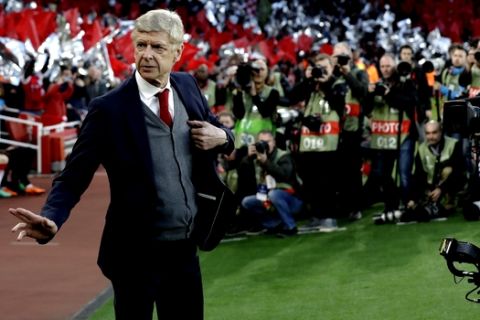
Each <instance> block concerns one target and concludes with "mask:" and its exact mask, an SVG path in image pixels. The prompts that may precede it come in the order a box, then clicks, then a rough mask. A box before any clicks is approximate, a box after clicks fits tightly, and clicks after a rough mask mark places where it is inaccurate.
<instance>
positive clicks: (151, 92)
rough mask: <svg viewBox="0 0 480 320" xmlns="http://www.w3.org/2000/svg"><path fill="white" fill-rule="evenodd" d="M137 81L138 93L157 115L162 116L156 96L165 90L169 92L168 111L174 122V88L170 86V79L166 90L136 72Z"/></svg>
mask: <svg viewBox="0 0 480 320" xmlns="http://www.w3.org/2000/svg"><path fill="white" fill-rule="evenodd" d="M135 80H136V81H137V85H138V91H139V93H140V99H141V100H142V102H143V103H145V105H146V106H147V107H148V108H149V109H150V110H152V112H153V113H155V114H156V115H160V113H159V109H160V105H159V103H158V98H157V97H156V94H157V93H159V92H162V91H163V90H165V89H168V90H169V92H168V111H169V112H170V115H171V116H172V120H173V115H174V106H173V93H172V87H171V85H170V78H169V79H168V82H167V85H166V86H165V88H162V89H160V88H159V87H155V86H154V85H152V84H150V83H148V82H147V81H146V80H145V79H143V78H142V76H141V75H140V73H138V72H135Z"/></svg>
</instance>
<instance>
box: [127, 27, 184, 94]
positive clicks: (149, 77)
mask: <svg viewBox="0 0 480 320" xmlns="http://www.w3.org/2000/svg"><path fill="white" fill-rule="evenodd" d="M134 46H135V53H134V56H135V66H136V67H137V71H138V72H139V73H140V75H141V76H142V78H144V79H145V80H146V81H148V82H149V83H151V84H152V85H154V86H157V87H159V86H160V87H161V86H165V84H166V83H167V80H168V76H169V74H170V72H171V71H172V67H173V65H174V64H175V63H176V62H177V61H178V60H179V59H180V56H181V54H182V50H183V45H180V46H175V45H173V44H172V43H171V42H170V39H169V36H168V34H167V33H165V32H136V34H135V38H134Z"/></svg>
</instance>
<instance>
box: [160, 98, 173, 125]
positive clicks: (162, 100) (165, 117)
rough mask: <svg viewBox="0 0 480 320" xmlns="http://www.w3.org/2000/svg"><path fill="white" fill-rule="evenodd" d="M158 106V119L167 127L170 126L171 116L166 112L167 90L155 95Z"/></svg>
mask: <svg viewBox="0 0 480 320" xmlns="http://www.w3.org/2000/svg"><path fill="white" fill-rule="evenodd" d="M157 97H158V101H159V104H160V119H162V121H163V122H165V124H166V125H167V126H169V127H171V126H172V122H173V121H172V115H171V114H170V111H168V89H165V90H163V91H162V92H159V93H158V94H157Z"/></svg>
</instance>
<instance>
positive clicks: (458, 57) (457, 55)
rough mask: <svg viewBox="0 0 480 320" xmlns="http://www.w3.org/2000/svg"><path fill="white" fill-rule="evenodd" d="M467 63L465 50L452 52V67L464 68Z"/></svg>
mask: <svg viewBox="0 0 480 320" xmlns="http://www.w3.org/2000/svg"><path fill="white" fill-rule="evenodd" d="M466 61H467V54H466V53H465V51H463V50H458V49H455V50H454V51H453V52H452V65H453V66H454V67H463V66H464V65H465V63H466Z"/></svg>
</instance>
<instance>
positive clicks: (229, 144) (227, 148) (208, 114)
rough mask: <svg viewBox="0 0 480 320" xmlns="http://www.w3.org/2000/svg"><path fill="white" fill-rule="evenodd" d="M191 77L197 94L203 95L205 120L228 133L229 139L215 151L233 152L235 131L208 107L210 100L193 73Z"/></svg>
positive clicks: (202, 102) (202, 103)
mask: <svg viewBox="0 0 480 320" xmlns="http://www.w3.org/2000/svg"><path fill="white" fill-rule="evenodd" d="M189 78H191V80H192V81H193V87H194V88H195V89H196V91H197V94H198V95H199V96H200V97H201V113H202V116H203V120H204V121H207V122H209V123H211V124H212V125H214V126H215V127H218V128H220V129H222V130H224V131H225V133H226V134H227V141H226V142H225V144H223V145H221V146H218V147H216V148H215V149H213V150H215V152H220V153H224V154H230V153H232V151H233V149H234V147H235V138H234V136H233V133H232V132H231V131H230V129H228V128H226V127H224V126H223V125H222V124H221V123H220V122H218V119H217V116H215V115H214V114H213V113H212V111H211V110H210V108H209V107H208V102H207V100H206V99H205V96H204V95H203V94H202V92H201V90H200V88H199V87H198V85H197V83H196V81H195V79H194V78H193V76H191V75H189Z"/></svg>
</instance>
